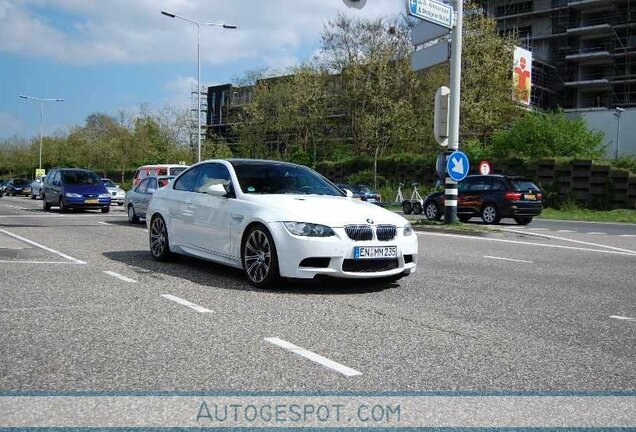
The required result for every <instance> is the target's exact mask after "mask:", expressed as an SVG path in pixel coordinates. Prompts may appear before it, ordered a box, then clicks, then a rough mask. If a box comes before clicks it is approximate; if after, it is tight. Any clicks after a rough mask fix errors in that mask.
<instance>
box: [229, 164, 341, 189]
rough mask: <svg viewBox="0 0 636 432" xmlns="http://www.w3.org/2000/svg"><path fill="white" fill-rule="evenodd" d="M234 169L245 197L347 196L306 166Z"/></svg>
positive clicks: (259, 165)
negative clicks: (258, 195) (248, 194)
mask: <svg viewBox="0 0 636 432" xmlns="http://www.w3.org/2000/svg"><path fill="white" fill-rule="evenodd" d="M233 165H234V170H235V172H236V176H237V178H238V182H239V186H240V188H241V190H242V191H243V192H244V193H250V194H315V195H331V196H343V195H344V194H343V193H342V191H340V190H339V189H338V188H337V187H335V186H334V185H332V184H331V183H329V182H328V181H327V180H325V178H324V177H322V176H321V175H320V174H318V173H316V172H315V171H313V170H311V169H309V168H306V167H303V166H298V165H291V164H286V163H278V162H265V161H263V162H233Z"/></svg>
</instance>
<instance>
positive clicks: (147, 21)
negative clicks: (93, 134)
mask: <svg viewBox="0 0 636 432" xmlns="http://www.w3.org/2000/svg"><path fill="white" fill-rule="evenodd" d="M161 10H167V11H170V12H173V13H176V14H179V15H182V16H184V17H188V18H192V19H195V20H198V21H200V22H226V23H231V24H236V25H238V26H239V29H238V30H224V29H222V28H220V27H202V28H201V69H202V72H201V81H202V84H220V83H225V82H231V81H232V80H233V78H236V77H240V76H241V75H242V74H243V73H244V72H245V71H248V70H254V69H260V68H273V69H277V70H284V69H285V68H286V67H288V66H290V65H293V64H295V63H297V62H299V61H302V60H304V59H307V58H309V57H311V55H312V53H314V52H315V51H316V49H317V48H318V46H319V43H320V32H321V30H322V27H323V25H324V23H325V22H327V21H328V20H330V19H332V18H334V17H335V16H336V15H337V14H338V12H342V13H345V14H351V15H356V16H365V17H379V16H393V15H395V14H398V13H401V12H402V11H403V10H404V1H403V0H368V1H367V4H366V6H365V7H364V8H363V9H362V10H356V9H349V8H347V7H346V6H345V5H344V3H343V0H243V1H239V0H163V1H162V0H0V71H1V74H0V76H1V77H2V79H1V80H0V138H5V137H9V136H13V135H18V136H23V137H31V136H34V135H36V134H38V133H39V132H38V128H39V104H38V103H34V102H32V101H26V100H24V99H20V98H19V97H18V95H20V94H28V95H32V96H37V97H44V98H64V99H65V101H64V102H60V103H48V104H46V105H45V111H44V114H45V121H44V124H45V133H52V132H55V131H58V130H66V129H68V127H69V126H71V125H75V124H81V123H82V122H83V121H84V119H85V118H86V116H87V115H88V114H91V113H93V112H105V113H111V114H114V113H116V112H117V111H118V110H120V109H123V110H127V111H133V110H135V109H136V108H137V107H138V106H139V105H140V104H142V103H147V104H149V105H150V106H151V107H155V108H156V107H161V106H163V105H165V104H172V105H176V106H187V104H188V101H189V91H190V88H191V85H192V84H193V83H196V27H195V26H194V25H193V24H189V23H187V22H185V21H182V20H178V19H171V18H168V17H165V16H163V15H161V13H160V11H161Z"/></svg>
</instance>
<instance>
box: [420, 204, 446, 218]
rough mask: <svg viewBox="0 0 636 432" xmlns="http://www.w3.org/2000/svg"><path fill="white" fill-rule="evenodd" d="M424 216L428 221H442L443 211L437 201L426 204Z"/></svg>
mask: <svg viewBox="0 0 636 432" xmlns="http://www.w3.org/2000/svg"><path fill="white" fill-rule="evenodd" d="M424 215H425V216H426V219H428V220H432V221H436V220H440V219H441V216H442V215H441V211H440V209H439V206H438V205H437V203H436V202H435V201H427V202H426V204H424Z"/></svg>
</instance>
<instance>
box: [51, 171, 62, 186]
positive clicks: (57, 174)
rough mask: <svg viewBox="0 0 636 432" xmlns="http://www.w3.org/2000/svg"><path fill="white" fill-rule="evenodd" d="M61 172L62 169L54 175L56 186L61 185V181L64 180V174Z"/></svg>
mask: <svg viewBox="0 0 636 432" xmlns="http://www.w3.org/2000/svg"><path fill="white" fill-rule="evenodd" d="M60 173H61V171H60V170H57V171H55V177H53V184H54V185H55V186H59V185H60V182H61V180H62V176H61V174H60Z"/></svg>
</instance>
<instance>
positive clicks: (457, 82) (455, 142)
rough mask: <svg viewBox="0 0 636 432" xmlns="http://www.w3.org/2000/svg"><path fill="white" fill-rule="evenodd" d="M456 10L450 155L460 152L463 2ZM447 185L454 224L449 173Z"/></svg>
mask: <svg viewBox="0 0 636 432" xmlns="http://www.w3.org/2000/svg"><path fill="white" fill-rule="evenodd" d="M454 9H455V12H454V14H453V15H454V16H455V25H454V27H453V29H452V31H451V61H450V67H451V75H450V100H449V104H448V111H449V121H448V122H449V125H448V153H447V154H448V155H450V154H451V153H452V152H454V151H456V150H459V106H460V100H461V83H462V28H463V16H464V5H463V1H462V0H455V8H454ZM445 183H446V185H445V186H446V189H445V191H444V196H445V200H444V223H445V224H452V223H454V222H455V221H456V220H457V182H456V181H455V180H453V179H452V178H451V177H450V175H449V174H448V172H447V173H446V182H445Z"/></svg>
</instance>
